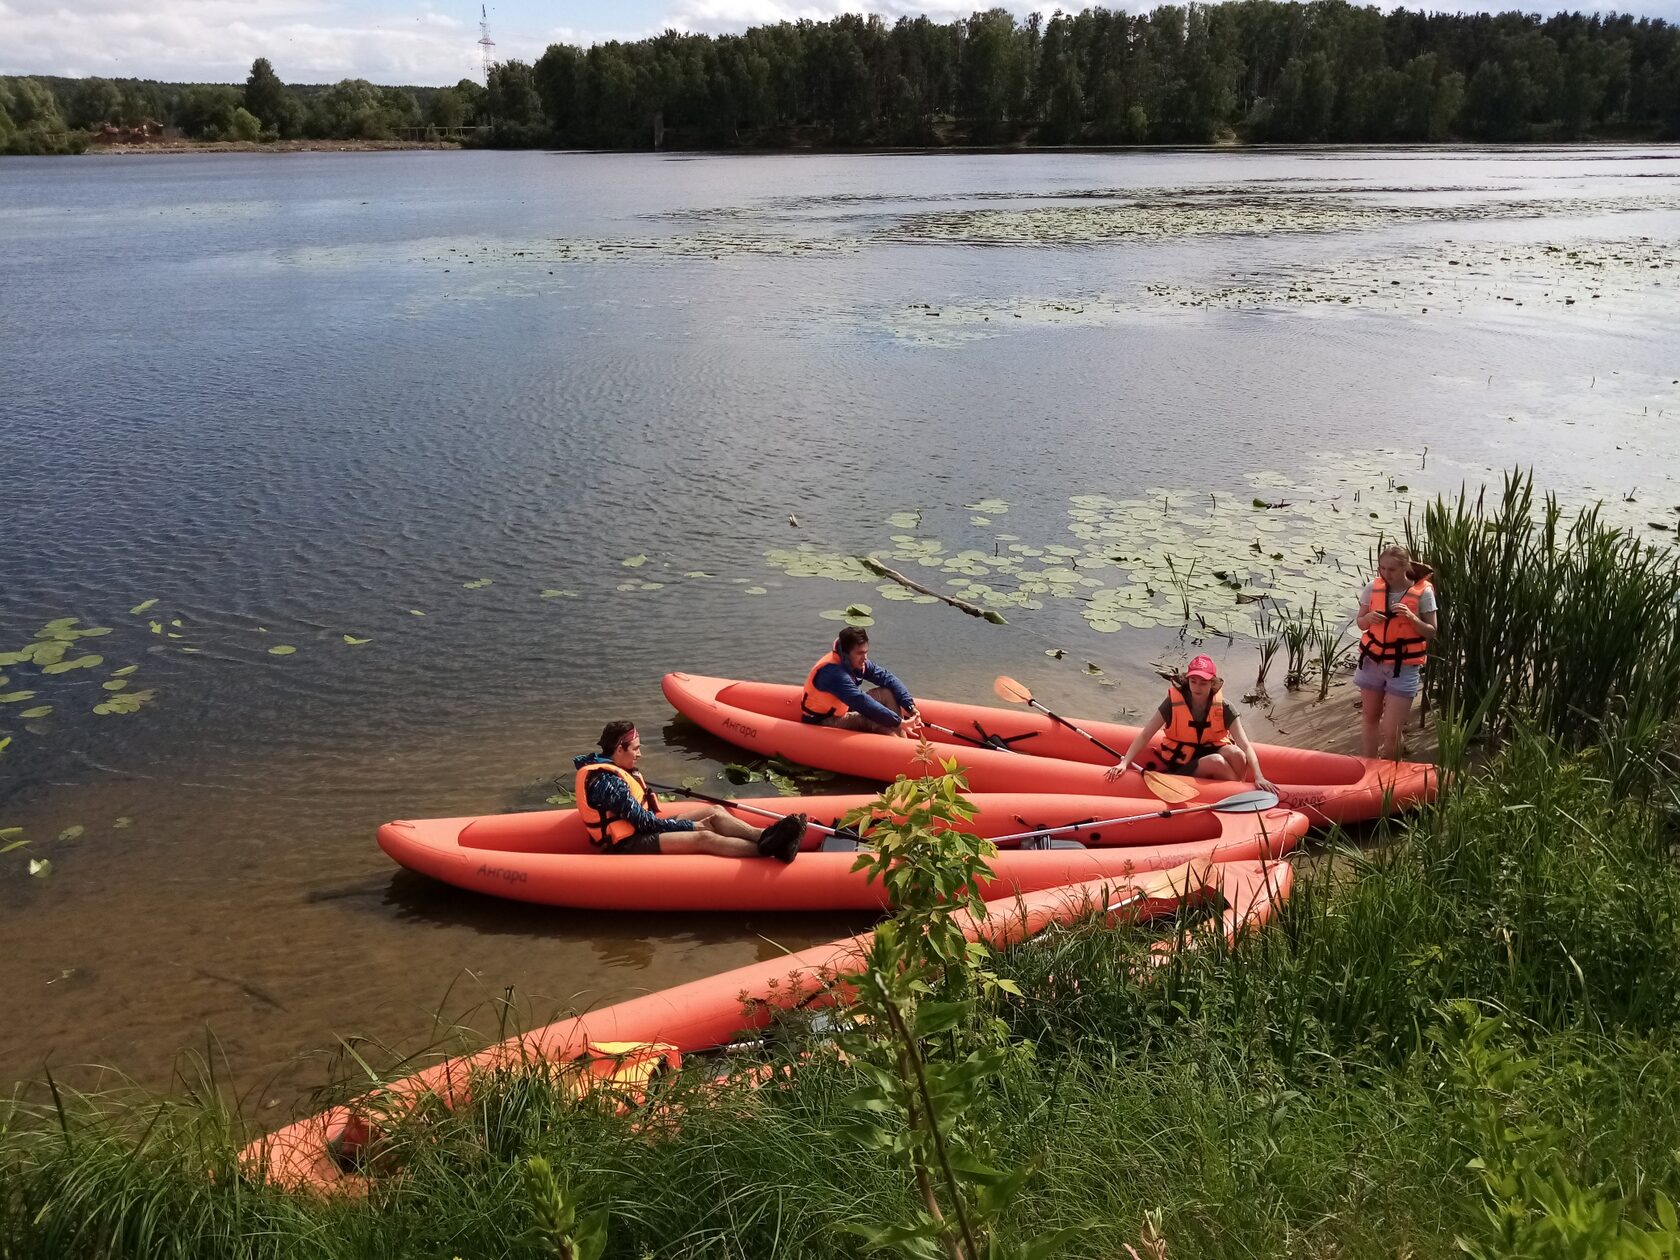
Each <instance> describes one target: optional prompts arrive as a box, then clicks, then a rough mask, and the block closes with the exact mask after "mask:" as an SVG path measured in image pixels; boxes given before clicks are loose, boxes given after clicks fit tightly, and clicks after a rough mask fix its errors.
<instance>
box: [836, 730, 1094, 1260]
mask: <svg viewBox="0 0 1680 1260" xmlns="http://www.w3.org/2000/svg"><path fill="white" fill-rule="evenodd" d="M922 754H923V760H924V761H925V762H926V763H927V764H928V765H930V766H931V765H933V764H935V763H934V760H933V753H932V749H931V746H929V745H927V744H925V743H924V745H923V749H922ZM942 769H943V773H942V774H938V775H929V776H927V777H924V778H919V779H905V778H901V779H899V780H898V781H897V782H896V783H894V784H893V785H892V786H890V787H889V788H887V790H886V791H885V792H883V793H882V794H881V796H880V798H879V800H878V801H877V802H875V803H874V804H873V805H870V806H866V807H864V808H863V809H859V810H855V811H853V812H852V813H851V814H850V815H848V816H847V818H846V820H845V822H846V825H847V826H849V827H853V828H860V827H865V826H867V827H868V828H869V829H870V839H871V842H872V844H873V846H874V847H873V848H872V849H867V850H864V851H863V852H862V853H861V854H860V855H859V857H858V860H857V864H856V866H855V867H854V869H856V870H862V871H865V872H866V873H867V874H868V876H869V878H870V879H871V880H876V881H879V882H880V883H881V884H882V885H883V886H884V887H885V888H886V889H887V890H888V891H889V893H890V894H891V897H892V900H893V902H894V903H895V904H896V905H898V906H899V907H900V909H899V913H898V915H897V917H896V918H894V919H893V920H891V921H889V922H887V923H883V924H882V925H881V926H880V927H879V928H878V929H876V932H875V935H874V938H873V940H872V941H871V943H870V945H869V948H868V951H867V953H866V956H865V959H864V964H865V966H864V970H863V971H862V973H861V974H859V975H857V976H855V977H853V979H852V983H853V985H854V987H855V1004H854V1007H853V1010H852V1016H853V1018H852V1019H851V1020H850V1021H849V1022H848V1025H847V1028H846V1031H844V1032H843V1033H842V1035H841V1036H840V1038H839V1044H840V1047H841V1049H842V1050H843V1051H844V1052H845V1053H846V1054H847V1055H848V1056H849V1057H850V1058H851V1061H852V1062H853V1063H855V1065H856V1066H857V1068H858V1070H859V1071H860V1072H861V1073H862V1075H863V1077H864V1083H863V1085H862V1086H861V1087H860V1088H859V1089H858V1090H857V1091H856V1093H855V1094H854V1095H853V1096H852V1100H851V1101H852V1104H853V1106H854V1107H856V1108H857V1109H858V1110H859V1111H860V1112H861V1113H862V1117H863V1118H862V1119H861V1120H860V1121H859V1122H858V1123H857V1124H856V1125H853V1126H851V1128H850V1131H851V1132H852V1133H853V1134H855V1135H856V1136H857V1137H858V1138H859V1139H860V1140H861V1141H862V1142H863V1143H864V1144H865V1145H867V1146H869V1147H872V1148H874V1149H877V1150H880V1151H882V1152H885V1153H886V1154H887V1155H888V1157H889V1158H890V1159H891V1160H892V1161H893V1162H895V1163H897V1164H898V1165H899V1166H900V1167H903V1168H905V1169H906V1170H907V1171H908V1173H909V1174H910V1177H911V1179H912V1180H913V1182H914V1184H915V1191H916V1200H915V1207H914V1208H913V1209H912V1211H911V1212H910V1213H909V1217H908V1219H906V1220H900V1221H896V1222H892V1223H890V1224H886V1225H875V1224H862V1223H851V1224H848V1226H847V1228H848V1229H850V1230H852V1231H853V1232H855V1233H858V1234H860V1235H862V1236H863V1237H864V1238H866V1239H868V1240H869V1241H870V1243H871V1244H872V1245H874V1246H877V1247H890V1248H892V1249H894V1250H897V1251H898V1252H900V1253H901V1254H903V1255H907V1256H914V1257H920V1258H924V1260H931V1258H935V1257H941V1256H943V1257H948V1258H949V1260H981V1258H982V1257H988V1258H993V1260H1002V1258H1003V1257H1020V1258H1023V1260H1024V1258H1026V1257H1038V1256H1045V1255H1049V1254H1051V1253H1052V1252H1053V1251H1054V1250H1055V1249H1057V1248H1058V1247H1059V1246H1060V1245H1061V1243H1062V1241H1063V1238H1064V1234H1063V1232H1061V1231H1057V1232H1055V1233H1051V1234H1048V1235H1044V1236H1041V1237H1038V1238H1033V1239H1030V1240H1026V1241H1012V1240H1006V1239H1005V1238H1004V1237H1003V1236H1002V1234H1001V1232H1000V1227H1001V1226H1002V1225H1003V1223H1004V1221H1005V1219H1006V1217H1007V1213H1008V1209H1009V1207H1010V1205H1011V1203H1012V1202H1013V1201H1014V1200H1015V1199H1016V1198H1017V1197H1018V1196H1019V1194H1020V1192H1021V1190H1022V1188H1023V1186H1024V1185H1025V1183H1026V1181H1027V1178H1028V1177H1029V1176H1030V1175H1031V1172H1032V1167H1031V1165H1030V1164H1027V1165H1022V1166H1019V1167H1016V1168H1014V1169H1007V1170H1006V1169H1002V1168H999V1167H998V1166H997V1164H998V1160H997V1157H996V1155H995V1153H994V1152H993V1150H992V1147H991V1143H990V1141H989V1140H988V1138H987V1136H986V1132H985V1125H984V1123H983V1121H982V1116H983V1111H984V1103H985V1098H986V1094H987V1082H988V1081H989V1080H991V1079H993V1078H995V1077H996V1076H997V1075H998V1074H999V1073H1000V1072H1003V1071H1005V1070H1006V1068H1007V1067H1008V1065H1009V1064H1010V1063H1011V1061H1013V1060H1016V1059H1018V1058H1020V1057H1021V1056H1029V1057H1030V1054H1031V1049H1030V1047H1029V1046H1027V1045H1026V1044H1025V1043H1022V1042H1016V1041H1012V1040H1011V1038H1010V1037H1009V1034H1008V1030H1007V1026H1006V1025H1005V1024H1004V1023H1003V1022H1002V1021H1001V1020H1000V1019H998V1018H996V1017H995V1016H994V1015H991V1014H989V1013H988V1012H987V1009H986V1008H987V1007H988V1006H989V1005H990V1004H991V1003H993V1002H995V1000H996V999H997V997H998V996H999V995H1000V994H1004V993H1012V994H1018V993H1019V989H1017V988H1016V986H1015V985H1014V984H1013V982H1011V981H1009V980H1007V979H1004V978H1002V977H1000V976H999V975H998V974H997V973H996V972H995V971H993V970H992V968H991V966H990V951H989V949H988V948H987V947H986V946H985V945H984V944H982V943H980V942H974V941H970V940H969V939H968V938H967V936H966V935H965V934H964V932H963V929H962V926H961V924H960V923H959V922H958V921H957V919H956V917H955V915H956V912H957V911H959V910H967V911H969V912H971V913H983V912H984V907H983V903H982V902H981V901H980V898H979V894H978V893H977V892H976V891H975V881H976V880H977V879H979V878H981V877H983V876H985V875H986V874H987V873H988V869H989V868H988V867H987V865H986V859H987V858H988V857H990V856H991V855H992V854H993V853H994V852H995V849H994V848H993V846H992V845H991V844H990V842H988V841H985V840H982V839H980V838H979V837H977V836H975V835H973V834H971V833H970V832H968V831H967V830H965V827H966V825H967V824H968V823H969V822H970V821H971V820H972V819H973V817H974V809H973V807H972V806H971V805H970V804H969V803H968V802H967V801H966V800H964V799H963V796H962V791H963V789H964V787H965V786H966V784H965V782H964V780H963V777H962V775H961V774H960V773H959V772H958V770H957V763H956V762H955V761H954V760H953V761H950V762H947V763H945V764H944V766H943V767H942Z"/></svg>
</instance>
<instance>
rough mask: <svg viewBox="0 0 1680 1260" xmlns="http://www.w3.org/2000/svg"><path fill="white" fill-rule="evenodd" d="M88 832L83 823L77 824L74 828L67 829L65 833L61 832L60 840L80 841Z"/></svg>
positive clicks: (59, 834)
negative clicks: (83, 834)
mask: <svg viewBox="0 0 1680 1260" xmlns="http://www.w3.org/2000/svg"><path fill="white" fill-rule="evenodd" d="M86 830H87V828H86V827H84V826H82V824H81V823H77V824H75V825H74V826H72V827H66V828H65V829H64V830H63V831H61V832H59V833H58V838H59V839H60V840H80V839H81V838H82V833H83V832H84V831H86Z"/></svg>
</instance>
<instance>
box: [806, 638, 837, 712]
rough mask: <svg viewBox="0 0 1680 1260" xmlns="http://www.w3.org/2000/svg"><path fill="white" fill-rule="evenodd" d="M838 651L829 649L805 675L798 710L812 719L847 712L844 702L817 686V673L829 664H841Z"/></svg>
mask: <svg viewBox="0 0 1680 1260" xmlns="http://www.w3.org/2000/svg"><path fill="white" fill-rule="evenodd" d="M841 664H844V662H843V661H842V660H841V659H840V653H839V652H834V651H831V652H829V654H828V655H827V656H825V657H823V658H822V660H820V661H818V662H817V663H816V664H815V665H813V666H811V672H810V673H809V674H806V675H805V690H804V691H802V692H800V694H799V711H800V712H801V713H802V714H804V715H805V716H806V717H807V718H810V719H811V720H812V721H816V720H817V719H818V718H831V717H839V716H840V715H841V714H843V713H845V712H847V706H846V702H845V701H844V700H842V699H841V698H840V697H839V696H837V695H834V694H833V693H831V692H827V691H824V690H823V689H822V688H821V687H819V686H817V675H818V674H819V673H820V672H821V671H822V670H824V669H826V668H827V667H828V666H830V665H841Z"/></svg>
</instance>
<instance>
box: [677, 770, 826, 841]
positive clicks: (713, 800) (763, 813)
mask: <svg viewBox="0 0 1680 1260" xmlns="http://www.w3.org/2000/svg"><path fill="white" fill-rule="evenodd" d="M648 786H649V787H650V788H652V789H653V790H654V791H655V792H669V793H671V795H673V796H689V797H693V798H694V799H695V800H697V801H705V802H706V804H708V805H721V806H723V808H725V809H738V810H740V811H741V812H742V813H743V814H757V815H758V816H759V817H760V818H786V817H788V815H787V814H778V813H777V812H776V811H775V810H773V809H764V808H762V807H760V806H758V805H748V804H746V803H745V802H742V801H728V800H725V799H724V798H723V797H721V796H707V795H706V794H705V793H704V792H696V791H695V790H694V789H693V788H685V787H673V786H672V785H670V784H669V783H649V784H648ZM805 825H806V826H807V827H809V828H810V829H811V830H812V831H816V832H820V833H822V834H823V835H825V836H837V835H839V834H840V833H839V832H838V831H836V830H835V829H834V828H833V827H825V826H823V825H822V824H821V823H819V822H810V821H809V820H807V822H806V824H805Z"/></svg>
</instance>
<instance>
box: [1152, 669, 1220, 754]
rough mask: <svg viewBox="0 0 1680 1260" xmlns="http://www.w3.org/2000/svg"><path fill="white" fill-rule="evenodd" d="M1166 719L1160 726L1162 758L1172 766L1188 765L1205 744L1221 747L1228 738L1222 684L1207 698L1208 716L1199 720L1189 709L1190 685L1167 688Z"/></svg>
mask: <svg viewBox="0 0 1680 1260" xmlns="http://www.w3.org/2000/svg"><path fill="white" fill-rule="evenodd" d="M1167 703H1168V704H1169V705H1170V706H1171V708H1170V709H1169V710H1168V711H1167V723H1166V725H1165V726H1163V727H1162V728H1161V732H1162V733H1161V760H1162V761H1163V762H1165V763H1166V764H1167V765H1168V766H1171V767H1173V768H1175V769H1178V768H1182V767H1185V766H1188V765H1189V764H1190V762H1191V760H1192V759H1193V758H1194V757H1195V755H1196V750H1197V749H1198V748H1200V747H1202V745H1204V744H1211V745H1213V746H1214V747H1222V746H1224V745H1225V744H1229V743H1230V742H1231V732H1230V731H1229V730H1227V729H1226V727H1225V688H1223V687H1216V688H1215V689H1214V692H1213V697H1212V698H1211V699H1210V700H1209V701H1208V707H1207V716H1205V717H1204V718H1202V720H1201V721H1200V722H1198V721H1197V720H1196V718H1195V715H1194V714H1193V713H1192V712H1191V710H1190V689H1189V687H1187V686H1185V687H1173V688H1170V689H1169V690H1168V691H1167Z"/></svg>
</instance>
